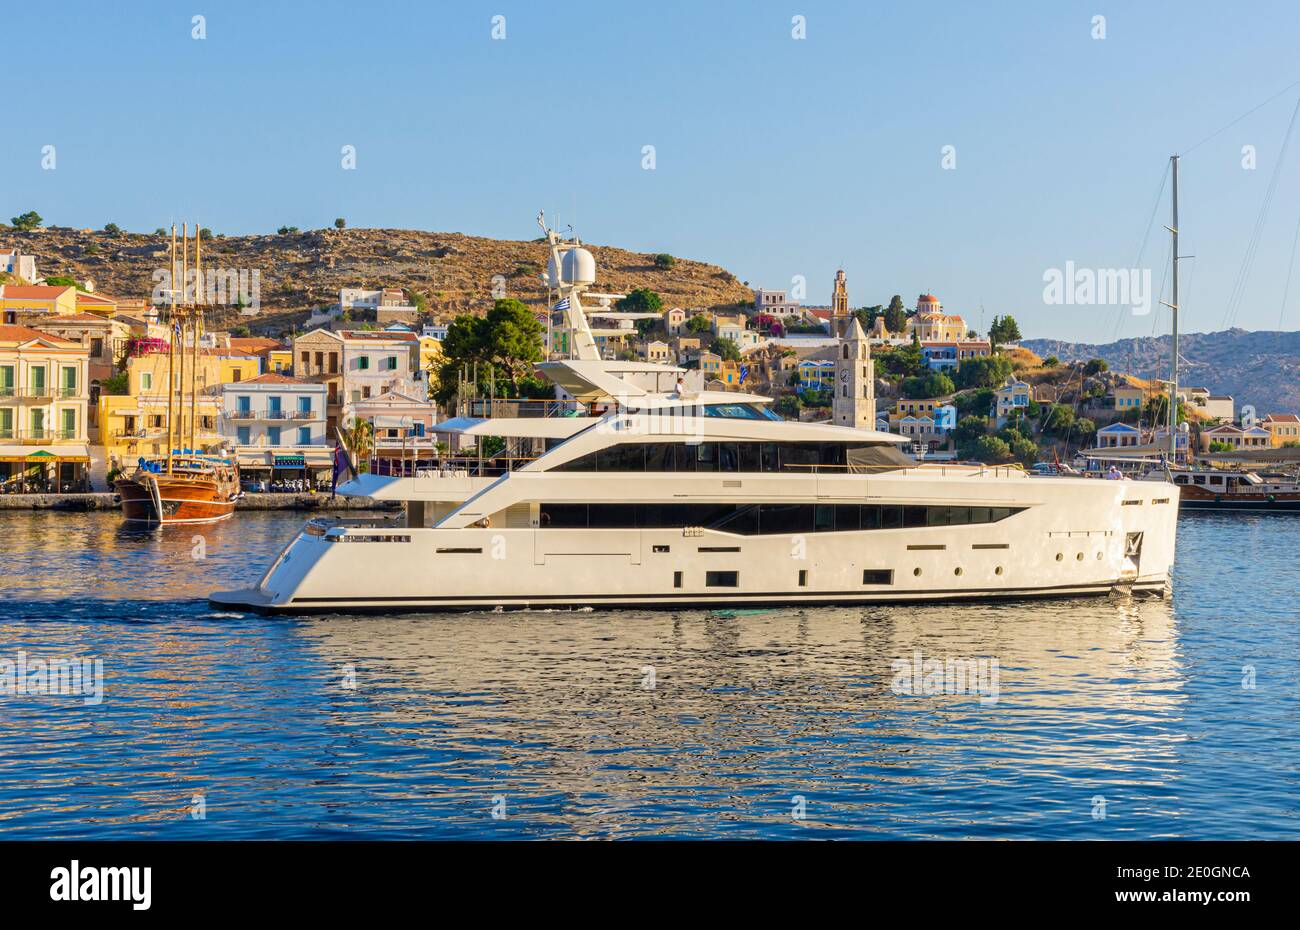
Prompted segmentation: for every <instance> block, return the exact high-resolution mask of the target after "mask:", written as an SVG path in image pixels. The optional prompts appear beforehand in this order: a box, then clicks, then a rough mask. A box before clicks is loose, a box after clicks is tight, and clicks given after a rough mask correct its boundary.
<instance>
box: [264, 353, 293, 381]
mask: <svg viewBox="0 0 1300 930" xmlns="http://www.w3.org/2000/svg"><path fill="white" fill-rule="evenodd" d="M266 368H267V371H269V372H275V373H276V374H281V375H292V374H293V349H291V348H284V349H271V350H270V351H268V352H267V353H266Z"/></svg>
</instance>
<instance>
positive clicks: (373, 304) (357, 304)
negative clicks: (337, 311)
mask: <svg viewBox="0 0 1300 930" xmlns="http://www.w3.org/2000/svg"><path fill="white" fill-rule="evenodd" d="M383 296H384V292H383V291H382V290H380V289H379V288H376V289H375V290H373V291H372V290H369V289H367V288H364V287H345V288H341V289H340V290H339V307H340V308H341V309H343V310H375V309H377V308H378V307H379V301H380V300H381V299H382V298H383Z"/></svg>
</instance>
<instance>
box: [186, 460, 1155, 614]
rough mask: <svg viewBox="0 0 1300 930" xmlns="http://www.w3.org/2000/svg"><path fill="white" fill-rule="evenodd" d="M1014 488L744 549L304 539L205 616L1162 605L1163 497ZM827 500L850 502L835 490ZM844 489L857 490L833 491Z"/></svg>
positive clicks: (459, 534)
mask: <svg viewBox="0 0 1300 930" xmlns="http://www.w3.org/2000/svg"><path fill="white" fill-rule="evenodd" d="M552 480H553V479H552ZM747 480H748V479H747ZM870 480H871V482H872V488H873V489H875V490H877V491H878V492H880V493H881V494H886V493H887V492H888V491H889V490H891V489H892V486H893V485H894V484H899V485H900V486H901V485H902V484H903V483H906V484H908V485H910V486H912V487H914V488H915V489H916V490H917V491H920V492H921V493H922V494H923V495H924V499H926V500H930V501H934V500H936V499H938V495H939V492H940V491H941V490H942V491H944V492H946V493H947V494H948V495H952V496H953V497H955V499H956V500H965V501H969V500H971V499H972V498H971V496H970V495H971V492H972V490H973V486H971V485H966V484H963V483H962V482H961V481H960V480H947V481H934V482H929V481H925V480H923V479H915V478H913V479H901V480H900V481H899V482H891V481H889V480H887V479H881V478H875V479H870ZM755 484H756V485H757V484H758V482H757V481H755ZM985 484H986V486H987V482H986V483H985ZM1016 484H1017V485H1019V487H1020V489H1021V490H1022V491H1023V492H1025V493H1027V494H1029V495H1032V497H1031V498H1026V502H1027V503H1028V502H1029V500H1031V499H1032V500H1034V501H1036V502H1035V503H1032V504H1030V505H1029V506H1026V507H1025V508H1024V509H1023V510H1022V511H1021V512H1018V513H1015V514H1014V515H1012V516H1011V517H1009V518H1007V519H1004V520H1001V521H999V522H993V523H982V524H970V525H960V526H958V525H952V526H917V527H905V528H903V527H900V528H890V529H868V530H860V531H849V532H811V533H806V534H794V535H785V534H782V535H776V534H774V535H742V534H733V533H726V532H721V531H717V530H709V529H703V528H699V527H684V528H675V529H674V528H653V529H650V528H646V529H591V528H585V529H567V528H545V527H533V528H514V527H505V526H503V527H502V528H500V529H497V528H493V527H462V528H454V529H453V528H440V527H434V528H424V527H394V526H387V527H373V526H372V527H368V528H329V527H327V526H325V525H323V524H308V526H307V527H306V528H305V529H304V530H303V531H302V532H300V533H299V534H298V536H297V537H295V538H294V540H293V541H291V542H290V544H289V545H288V546H286V547H285V549H284V550H283V551H282V552H281V554H280V556H279V557H278V558H277V559H276V560H275V562H274V563H273V564H272V565H271V567H270V568H269V569H268V570H267V572H266V573H265V575H264V576H263V578H262V579H261V581H259V583H258V584H257V585H256V586H254V587H253V588H251V589H247V590H243V591H221V592H216V593H214V594H212V595H211V596H210V601H211V603H212V604H213V605H215V606H220V607H227V608H238V609H245V610H254V611H260V612H265V613H292V614H302V613H326V612H348V613H359V612H377V613H397V612H403V611H412V612H426V611H435V610H462V611H463V610H483V609H496V608H501V609H506V610H515V609H556V608H560V609H573V608H588V607H590V608H629V607H637V608H675V609H693V608H725V607H742V606H743V607H773V606H813V605H833V604H838V605H843V604H888V603H921V602H936V601H939V602H942V601H953V602H957V601H974V600H1008V599H1022V598H1045V597H1080V596H1089V595H1106V594H1109V593H1111V592H1113V591H1120V592H1134V593H1142V594H1158V593H1162V592H1163V591H1164V590H1165V589H1166V587H1167V584H1168V579H1169V570H1170V566H1171V565H1172V562H1173V555H1174V537H1175V527H1176V522H1177V514H1178V492H1177V489H1176V488H1174V487H1173V486H1172V485H1165V484H1157V483H1154V482H1099V481H1090V480H1086V479H1056V480H1053V481H1050V482H1049V481H1025V480H1022V481H1019V482H1016ZM678 486H679V487H681V485H680V483H679V485H678ZM823 487H824V489H826V490H832V491H834V492H836V498H838V499H840V500H844V499H846V497H847V495H844V496H841V493H842V492H840V487H826V486H825V485H823ZM850 487H853V488H857V487H861V485H859V484H856V483H850V484H845V485H843V490H844V491H845V492H847V491H848V490H849V488H850ZM1008 487H1010V485H1008ZM992 489H993V490H999V488H998V487H997V486H995V487H994V488H992ZM553 493H559V492H558V490H557V491H555V492H553ZM586 493H591V488H590V485H587V488H586ZM848 499H853V498H848ZM856 499H857V500H878V499H884V498H882V497H878V496H867V497H857V498H856Z"/></svg>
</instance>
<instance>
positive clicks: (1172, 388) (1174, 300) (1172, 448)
mask: <svg viewBox="0 0 1300 930" xmlns="http://www.w3.org/2000/svg"><path fill="white" fill-rule="evenodd" d="M1169 161H1170V164H1171V165H1172V167H1173V218H1172V221H1171V222H1172V225H1171V226H1170V227H1169V232H1170V234H1171V235H1172V236H1173V252H1172V254H1173V259H1174V267H1173V279H1174V282H1173V289H1172V291H1171V292H1170V297H1171V300H1170V302H1169V304H1168V306H1169V309H1170V312H1172V313H1173V319H1174V322H1173V345H1172V348H1173V353H1172V355H1173V357H1172V360H1171V367H1172V371H1171V373H1170V375H1169V463H1170V464H1171V465H1172V464H1176V463H1177V461H1178V156H1177V155H1171V156H1169Z"/></svg>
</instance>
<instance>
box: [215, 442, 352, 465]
mask: <svg viewBox="0 0 1300 930" xmlns="http://www.w3.org/2000/svg"><path fill="white" fill-rule="evenodd" d="M235 460H236V461H237V462H238V463H239V467H240V468H270V469H276V468H281V469H287V468H333V467H334V450H332V449H330V448H329V447H328V446H319V447H316V448H312V449H293V448H289V449H255V448H248V447H236V449H235Z"/></svg>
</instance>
